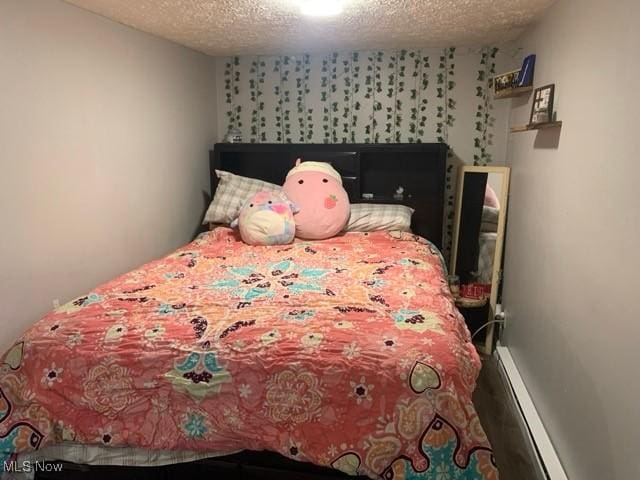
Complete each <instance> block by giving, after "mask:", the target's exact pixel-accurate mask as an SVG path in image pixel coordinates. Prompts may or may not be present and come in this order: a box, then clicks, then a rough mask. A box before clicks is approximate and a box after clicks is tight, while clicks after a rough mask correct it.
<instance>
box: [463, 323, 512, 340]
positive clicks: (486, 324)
mask: <svg viewBox="0 0 640 480" xmlns="http://www.w3.org/2000/svg"><path fill="white" fill-rule="evenodd" d="M492 323H504V320H491V321H490V322H487V323H485V324H484V325H482V326H481V327H480V328H478V329H477V330H476V331H475V332H473V335H471V340H473V337H475V336H476V335H477V334H478V333H479V332H480V330H482V329H483V328H485V327H488V326H489V325H491V324H492Z"/></svg>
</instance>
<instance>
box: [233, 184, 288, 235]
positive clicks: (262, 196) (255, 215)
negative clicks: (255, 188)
mask: <svg viewBox="0 0 640 480" xmlns="http://www.w3.org/2000/svg"><path fill="white" fill-rule="evenodd" d="M295 210H296V209H295V207H294V206H293V204H292V203H291V202H290V201H289V199H288V198H287V197H286V196H285V195H284V194H283V193H280V192H264V191H263V192H258V193H256V194H255V195H253V196H252V197H250V198H249V199H248V200H247V201H246V202H245V204H244V206H243V207H242V209H241V210H240V216H239V217H238V219H237V220H234V221H233V222H232V223H231V226H232V227H235V226H236V225H237V226H238V228H239V230H240V236H241V237H242V240H243V241H244V242H245V243H248V244H249V245H283V244H286V243H291V242H292V241H293V238H294V236H295V231H296V225H295V222H294V220H293V212H294V211H295Z"/></svg>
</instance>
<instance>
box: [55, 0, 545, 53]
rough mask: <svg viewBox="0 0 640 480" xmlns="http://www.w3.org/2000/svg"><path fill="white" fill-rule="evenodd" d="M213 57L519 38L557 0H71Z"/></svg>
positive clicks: (484, 41) (439, 45)
mask: <svg viewBox="0 0 640 480" xmlns="http://www.w3.org/2000/svg"><path fill="white" fill-rule="evenodd" d="M66 1H67V2H68V3H72V4H74V5H77V6H79V7H82V8H85V9H87V10H89V11H92V12H95V13H98V14H100V15H103V16H105V17H108V18H111V19H113V20H116V21H118V22H120V23H123V24H125V25H129V26H131V27H134V28H137V29H138V30H142V31H144V32H148V33H151V34H154V35H157V36H159V37H163V38H166V39H169V40H173V41H174V42H177V43H180V44H182V45H186V46H188V47H191V48H194V49H196V50H200V51H202V52H205V53H208V54H211V55H241V54H273V53H288V52H300V51H305V52H313V51H323V50H361V49H374V48H399V47H443V46H452V45H455V46H477V45H486V44H499V43H503V42H506V41H510V40H513V39H514V38H516V37H517V36H518V35H519V34H520V33H521V32H522V30H523V29H524V27H525V26H526V25H528V24H529V23H531V22H532V21H534V20H535V19H536V18H537V16H538V15H539V14H540V13H541V12H542V11H543V10H545V9H546V8H547V7H548V6H549V5H551V4H552V3H553V1H554V0H345V8H344V11H343V12H342V14H340V15H338V16H335V17H329V18H326V17H325V18H312V17H304V16H302V15H301V14H300V13H299V12H300V11H299V2H300V1H301V0H66Z"/></svg>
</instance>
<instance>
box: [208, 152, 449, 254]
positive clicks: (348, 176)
mask: <svg viewBox="0 0 640 480" xmlns="http://www.w3.org/2000/svg"><path fill="white" fill-rule="evenodd" d="M447 149H448V147H447V145H445V144H443V143H411V144H255V143H250V144H243V143H218V144H216V145H215V148H214V150H213V151H212V152H211V156H210V162H211V192H212V195H213V194H214V192H215V188H216V186H217V178H216V176H215V174H214V172H213V170H214V169H221V170H227V171H230V172H232V173H236V174H238V175H244V176H247V177H253V178H259V179H261V180H265V181H268V182H272V183H275V184H278V185H281V184H282V183H283V182H284V179H285V177H286V174H287V172H288V171H289V170H290V169H291V167H293V165H294V164H295V161H296V159H297V158H300V159H301V160H302V161H325V162H329V163H331V164H332V165H333V167H334V168H335V169H336V170H337V171H338V172H339V173H340V174H341V175H342V181H343V184H344V187H345V190H346V191H347V193H348V194H349V200H350V201H351V203H361V202H368V203H400V204H403V205H407V206H409V207H411V208H413V209H414V210H415V213H414V215H413V223H412V229H413V231H414V233H416V234H418V235H421V236H424V237H425V238H427V239H429V240H431V241H432V242H433V243H434V244H435V245H436V246H438V247H439V248H441V247H442V223H443V218H442V217H443V210H444V189H445V171H446V159H447ZM400 186H401V187H403V189H404V196H403V198H402V199H395V198H394V196H393V195H394V193H395V192H396V190H397V188H398V187H400ZM363 194H369V195H370V196H371V198H363Z"/></svg>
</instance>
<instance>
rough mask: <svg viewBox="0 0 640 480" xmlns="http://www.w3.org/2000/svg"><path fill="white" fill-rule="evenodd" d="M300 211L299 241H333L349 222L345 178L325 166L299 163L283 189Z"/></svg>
mask: <svg viewBox="0 0 640 480" xmlns="http://www.w3.org/2000/svg"><path fill="white" fill-rule="evenodd" d="M282 189H283V191H284V193H285V194H286V195H287V197H288V198H289V199H290V200H291V201H292V202H293V203H295V205H296V206H297V207H298V209H299V211H298V213H296V214H295V217H294V218H295V221H296V237H299V238H303V239H306V240H322V239H324V238H329V237H333V236H334V235H336V234H337V233H339V232H340V231H342V229H343V228H344V226H345V225H346V224H347V222H348V221H349V214H350V212H351V210H350V208H349V196H348V195H347V192H346V191H345V190H344V188H342V178H341V177H340V174H339V173H338V172H336V170H335V169H334V168H333V167H332V166H331V165H329V164H328V163H324V162H302V163H300V160H298V161H297V162H296V166H295V167H294V168H292V169H291V170H290V171H289V173H288V174H287V179H286V180H285V182H284V185H283V186H282Z"/></svg>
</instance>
